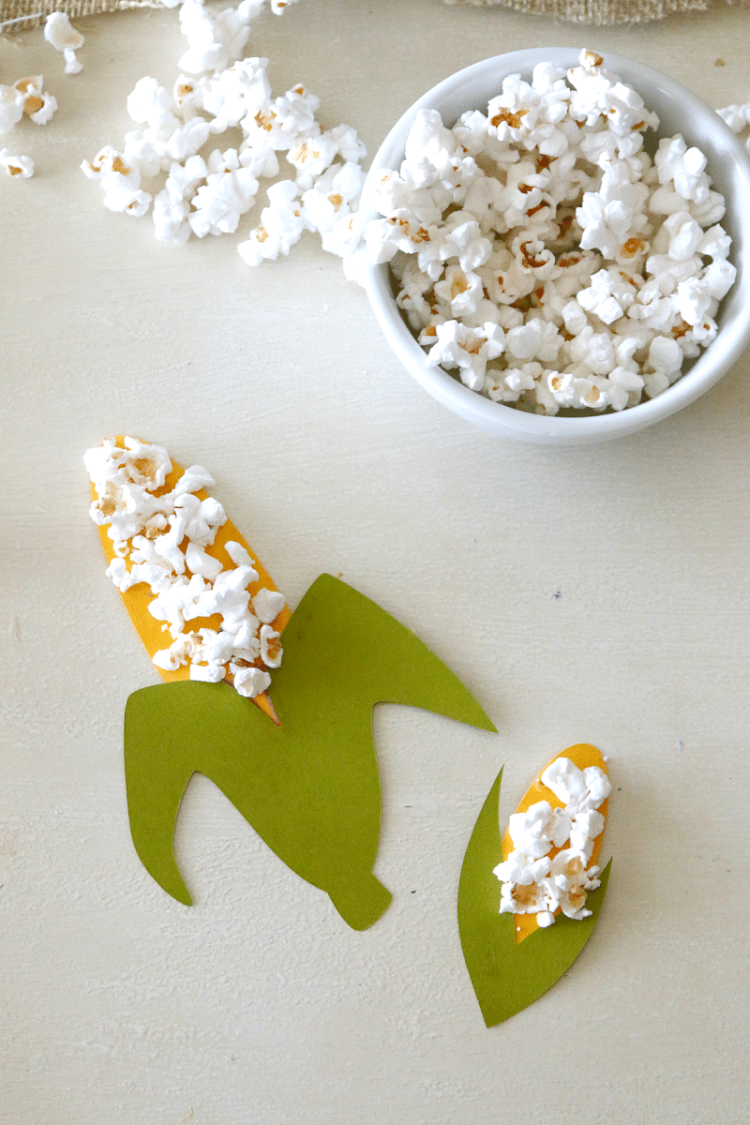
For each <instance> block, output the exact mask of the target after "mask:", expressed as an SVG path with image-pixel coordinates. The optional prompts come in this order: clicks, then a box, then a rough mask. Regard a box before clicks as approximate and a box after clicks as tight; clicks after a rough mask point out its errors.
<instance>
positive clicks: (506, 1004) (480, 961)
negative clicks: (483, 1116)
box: [458, 744, 610, 1027]
mask: <svg viewBox="0 0 750 1125" xmlns="http://www.w3.org/2000/svg"><path fill="white" fill-rule="evenodd" d="M566 763H569V765H566ZM587 771H591V773H588V772H587ZM578 774H580V775H582V776H581V778H580V779H579V778H578V777H577V776H576V775H578ZM571 776H572V777H574V778H575V780H576V783H577V784H578V787H579V790H580V799H579V800H578V804H577V805H576V804H573V803H568V804H566V801H565V800H563V799H562V798H561V797H560V796H558V795H557V794H558V793H566V792H567V791H566V788H565V786H566V784H567V783H568V780H569V778H570V777H571ZM501 778H502V771H501V772H500V774H499V775H498V777H497V779H496V780H495V783H494V785H493V786H492V789H491V790H490V793H489V795H488V797H487V799H486V801H485V803H484V806H483V808H482V811H481V813H480V814H479V818H478V819H477V822H476V825H475V827H474V831H473V833H472V836H471V839H470V841H469V845H468V847H467V849H466V855H465V857H464V863H463V867H462V870H461V880H460V884H459V891H458V923H459V931H460V935H461V944H462V947H463V952H464V958H465V960H466V966H467V968H468V970H469V976H470V977H471V982H472V984H473V986H474V991H475V993H476V996H477V1000H478V1001H479V1006H480V1008H481V1011H482V1015H483V1016H484V1020H485V1023H486V1024H487V1026H488V1027H491V1026H492V1025H493V1024H497V1023H501V1022H502V1021H503V1020H506V1019H508V1018H509V1017H510V1016H512V1015H515V1013H516V1012H519V1011H521V1010H522V1009H523V1008H525V1007H527V1006H528V1005H529V1004H531V1003H532V1002H533V1001H534V1000H537V999H538V998H539V997H540V996H541V995H543V993H545V992H546V991H547V990H548V989H549V988H551V987H552V985H554V984H556V983H557V981H558V980H559V979H560V977H561V976H562V975H563V974H564V973H565V972H566V971H567V970H568V969H569V968H570V966H571V965H572V964H573V962H574V961H575V959H576V957H577V956H578V954H579V953H580V952H581V950H582V949H583V947H584V945H585V944H586V942H587V941H588V939H589V937H590V936H591V931H592V929H593V927H594V925H595V924H596V921H597V918H598V915H599V911H600V909H601V906H602V902H603V900H604V894H605V891H606V887H607V882H608V879H609V869H610V865H609V864H607V867H606V868H605V870H604V871H603V872H601V874H600V875H599V872H598V867H597V864H596V861H597V859H598V856H599V851H600V849H601V842H602V832H603V822H604V818H606V814H607V800H606V794H607V793H608V791H609V788H608V783H607V782H606V780H605V781H604V782H602V778H605V779H606V766H605V763H604V760H603V758H602V756H601V754H600V753H599V751H598V750H597V749H596V747H594V746H589V745H586V744H580V745H577V746H571V747H570V748H569V749H568V750H564V751H563V752H562V753H561V754H558V755H556V757H555V758H553V759H552V761H551V762H549V763H548V764H547V766H545V768H544V770H541V771H540V772H539V774H537V776H536V778H535V779H534V781H533V782H532V784H531V785H530V787H529V789H528V790H527V792H526V794H525V796H524V798H523V800H522V801H521V802H520V804H519V805H518V808H517V810H516V814H515V816H516V818H517V820H515V818H511V825H510V828H509V830H508V831H506V833H505V835H504V836H503V838H502V839H501V836H500V827H499V820H498V802H499V797H500V783H501ZM543 778H545V779H547V780H548V781H549V782H550V783H551V784H552V785H554V786H555V788H556V789H557V793H556V792H555V791H553V790H551V789H550V788H549V786H548V785H547V784H545V782H544V780H543ZM586 780H588V781H589V782H590V785H591V786H592V787H594V788H596V787H597V786H598V791H596V792H594V793H593V794H592V792H591V791H590V790H587V789H586V788H585V783H586ZM602 794H604V796H603V797H602ZM567 795H568V796H570V794H567ZM571 802H572V798H571ZM566 809H567V811H568V814H572V816H570V815H567V814H566V813H565V810H566ZM524 814H525V815H524ZM576 814H577V815H576ZM566 816H567V819H566ZM596 817H600V818H601V820H596V819H595V818H596ZM571 819H572V825H571V823H570V821H571ZM514 820H515V825H514ZM576 821H577V822H578V829H576ZM545 822H546V823H545ZM563 822H564V823H563ZM540 826H541V828H540ZM548 826H549V831H547V832H546V833H545V831H543V830H542V829H545V828H547V827H548ZM561 826H562V827H561ZM513 832H514V833H515V837H516V841H514V838H513V837H512V835H511V833H513ZM555 832H559V835H558V836H557V841H558V842H557V844H555V843H554V842H553V840H552V838H553V837H554V836H555ZM587 832H588V833H589V835H590V834H591V833H593V832H596V836H595V837H593V836H592V837H591V839H590V840H589V839H586V833H587ZM524 833H525V836H524ZM535 833H537V835H536V836H535ZM566 835H567V837H568V838H567V839H565V840H564V839H563V837H564V836H566ZM523 839H526V840H529V841H530V843H529V845H528V847H527V850H528V851H529V852H530V853H531V854H530V855H529V856H528V857H521V858H520V859H518V860H517V862H516V863H515V868H516V871H517V872H518V876H517V877H518V879H519V882H518V883H514V882H513V881H512V879H510V878H507V879H506V882H504V883H503V884H502V891H501V888H500V886H499V885H498V877H500V876H501V875H502V876H509V875H510V874H511V872H512V870H513V867H514V864H513V863H512V862H511V861H512V857H513V855H514V853H515V852H517V851H518V843H517V841H518V840H523ZM535 840H537V841H538V842H537V843H536V844H535V843H534V841H535ZM574 844H575V845H576V846H575V847H574V846H572V845H574ZM522 846H523V845H522ZM581 856H583V858H581ZM499 859H502V861H503V863H502V864H501V865H500V866H499V867H496V863H497V861H498V860H499ZM534 864H536V865H537V867H536V870H535V869H534ZM496 872H497V874H496ZM588 887H590V888H591V889H590V890H587V888H588ZM550 892H551V894H552V902H551V903H550V902H549V901H548V900H549V896H550ZM535 900H536V901H535ZM558 902H561V903H562V907H560V906H557V909H550V907H553V908H554V907H555V906H556V904H557V903H558ZM516 905H517V908H518V913H513V912H511V911H512V910H513V909H514V908H515V907H516ZM501 909H505V910H506V912H504V913H500V910H501ZM527 910H528V911H534V912H527ZM540 923H541V924H540Z"/></svg>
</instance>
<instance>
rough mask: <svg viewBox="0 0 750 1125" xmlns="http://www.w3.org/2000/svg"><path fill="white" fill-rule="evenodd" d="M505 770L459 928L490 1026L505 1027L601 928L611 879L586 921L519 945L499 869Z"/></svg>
mask: <svg viewBox="0 0 750 1125" xmlns="http://www.w3.org/2000/svg"><path fill="white" fill-rule="evenodd" d="M501 778H502V770H501V771H500V773H499V774H498V776H497V779H496V780H495V784H494V785H493V786H492V789H491V790H490V792H489V796H488V797H487V800H486V801H485V802H484V805H483V807H482V811H481V813H480V814H479V818H478V819H477V822H476V825H475V826H474V831H473V832H472V834H471V839H470V840H469V846H468V847H467V849H466V855H465V856H464V862H463V867H462V868H461V880H460V882H459V887H458V928H459V932H460V935H461V945H462V947H463V951H464V958H465V960H466V967H467V968H468V970H469V976H470V977H471V983H472V984H473V986H474V991H475V993H476V996H477V1000H478V1001H479V1007H480V1008H481V1010H482V1015H483V1016H484V1022H485V1023H486V1024H487V1027H492V1026H493V1025H494V1024H496V1023H502V1021H503V1020H507V1019H508V1017H509V1016H514V1015H515V1014H516V1012H520V1011H521V1010H522V1009H523V1008H526V1007H528V1005H529V1004H531V1003H533V1002H534V1000H538V999H539V997H540V996H542V995H543V993H545V992H546V991H547V989H549V988H551V987H552V985H553V984H556V983H557V982H558V981H559V979H560V977H561V976H562V975H563V974H564V973H565V972H567V970H568V969H569V968H570V966H571V965H572V964H573V962H574V961H575V959H576V957H577V956H578V954H579V953H580V952H581V950H582V949H583V947H584V945H585V944H586V942H587V941H588V939H589V937H590V936H591V931H592V930H593V928H594V926H595V925H596V920H597V918H598V916H599V911H600V909H601V906H602V903H603V901H604V894H605V891H606V889H607V881H608V879H609V869H610V865H611V861H610V863H608V864H607V866H606V868H605V869H604V871H603V872H602V874H601V883H602V885H601V887H600V888H599V889H598V890H596V891H591V892H589V894H588V896H587V898H586V908H587V909H588V910H591V912H592V913H591V916H590V917H589V918H585V919H584V920H583V921H582V922H576V921H573V920H572V919H570V918H566V917H565V916H564V915H561V916H559V917H558V918H557V921H556V922H555V924H554V925H553V926H550V927H549V928H547V929H540V930H537V931H536V932H535V933H533V934H531V935H530V936H529V937H527V938H525V939H524V941H522V942H520V943H519V944H518V945H516V941H515V934H514V932H513V925H514V923H513V915H512V914H500V913H498V910H499V906H500V883H499V881H498V879H497V876H496V875H494V874H493V868H494V867H495V866H496V865H497V864H498V863H500V862H501V860H502V844H501V835H500V824H499V818H498V801H499V797H500V781H501Z"/></svg>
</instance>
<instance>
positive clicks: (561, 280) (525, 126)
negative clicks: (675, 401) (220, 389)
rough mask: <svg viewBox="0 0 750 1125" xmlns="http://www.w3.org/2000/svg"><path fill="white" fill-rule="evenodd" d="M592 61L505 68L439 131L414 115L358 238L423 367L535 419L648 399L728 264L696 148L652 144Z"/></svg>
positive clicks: (642, 115) (671, 378) (700, 331)
mask: <svg viewBox="0 0 750 1125" xmlns="http://www.w3.org/2000/svg"><path fill="white" fill-rule="evenodd" d="M603 63H604V60H603V59H602V57H601V56H600V55H597V54H596V53H595V52H593V51H582V52H581V54H580V57H579V65H578V66H577V67H573V68H571V69H570V70H569V71H567V72H566V71H564V70H562V69H559V68H557V67H556V66H554V65H553V64H551V63H542V64H540V65H538V66H537V67H535V68H534V71H533V75H532V78H531V81H527V80H525V79H524V78H523V77H522V76H521V75H519V74H515V75H510V76H509V77H507V78H505V79H504V81H503V84H502V92H501V93H499V94H498V95H497V96H496V97H494V98H492V99H491V101H490V102H489V103H488V107H487V112H486V113H484V112H481V111H480V110H472V111H470V112H468V113H464V114H463V115H462V116H461V117H460V118H459V120H458V121H457V122H456V124H455V125H454V126H453V128H452V129H448V128H446V126H445V125H444V123H443V121H442V119H441V117H440V115H439V114H438V113H437V112H436V111H435V110H423V111H421V112H420V113H419V114H418V115H417V117H416V120H415V122H414V125H413V128H412V130H411V132H410V135H409V138H408V140H407V143H406V150H405V157H404V160H403V162H402V164H401V166H400V168H399V169H397V170H396V169H390V170H387V171H384V172H382V173H381V174H380V176H379V179H378V181H377V182H376V183H375V185H374V190H373V195H372V203H373V205H374V208H375V210H376V211H377V212H378V213H379V215H381V216H382V217H381V218H376V219H372V220H371V221H370V222H368V223H367V224H366V228H365V230H364V234H363V239H364V244H365V247H366V251H365V252H366V254H367V257H368V259H369V261H370V262H371V263H373V264H382V263H385V262H388V263H390V269H391V273H392V275H393V277H394V279H395V291H396V303H397V304H398V306H399V307H400V309H401V310H402V312H403V314H404V316H405V318H406V320H407V322H408V323H409V325H410V327H411V328H412V330H413V332H414V333H415V335H416V336H417V338H418V341H419V343H420V344H421V345H422V347H423V348H425V350H426V351H427V356H428V363H429V364H430V365H431V366H438V365H442V366H443V367H444V368H445V369H446V370H449V371H453V372H456V373H457V376H458V377H459V378H460V379H461V381H462V382H463V383H464V384H465V385H466V386H468V387H470V388H471V389H472V390H475V391H477V392H478V393H480V394H482V395H484V396H486V397H488V398H490V399H492V400H493V401H495V402H498V403H505V404H507V405H516V406H518V407H520V408H521V409H526V410H533V411H535V412H537V413H544V414H557V413H558V412H559V411H560V410H561V409H567V410H568V411H577V410H587V411H595V412H602V411H604V410H607V409H610V410H616V411H619V410H623V409H625V408H628V407H632V406H635V405H637V404H638V403H639V402H641V401H642V399H643V396H644V395H645V396H646V397H647V398H653V397H654V396H655V395H657V394H661V393H662V392H663V391H664V390H666V389H667V387H669V386H670V385H671V384H672V383H674V382H675V381H676V380H677V379H679V377H680V375H681V373H682V370H683V364H684V361H685V360H687V359H692V358H694V357H695V356H697V355H698V354H699V352H700V350H701V348H704V347H706V346H707V345H708V344H709V343H710V342H711V340H713V339H714V338H715V336H716V333H717V331H718V328H717V324H716V319H715V318H716V313H717V310H718V307H719V302H720V301H721V299H722V298H723V297H724V296H725V295H726V293H727V292H728V290H729V289H730V287H731V285H732V284H733V282H734V279H735V275H736V270H735V267H734V265H733V264H732V263H731V262H730V261H729V253H730V249H731V239H730V238H729V236H728V234H727V233H726V231H725V230H724V228H723V227H721V225H720V220H721V218H722V217H723V215H724V211H725V201H724V199H723V197H722V196H721V195H720V194H719V193H718V192H716V191H715V190H713V188H712V181H711V178H710V176H709V174H708V171H707V161H706V157H705V155H704V154H703V153H701V152H700V151H699V150H698V149H697V148H695V147H694V146H692V147H691V146H690V145H689V143H688V141H686V139H685V138H683V137H682V136H681V135H679V134H678V135H677V136H674V137H670V138H661V139H660V140H659V142H658V147H657V150H656V152H655V155H654V156H653V157H652V156H651V155H649V153H648V152H647V151H646V149H645V148H644V134H646V133H647V131H648V130H655V129H657V127H658V124H659V119H658V117H657V116H656V114H654V113H652V112H651V111H649V110H648V109H647V108H646V106H645V105H644V103H643V100H642V98H641V97H640V95H639V94H638V93H637V91H635V90H633V89H632V88H631V87H629V86H628V85H627V84H625V83H624V82H622V81H621V80H620V79H619V78H618V76H617V75H615V74H613V73H611V72H609V71H608V70H606V69H605V67H604V65H603ZM745 109H746V107H730V111H727V116H728V118H729V119H730V120H731V121H732V122H733V123H735V124H737V123H740V122H746V121H747V120H750V117H749V116H748V114H747V113H746V112H745Z"/></svg>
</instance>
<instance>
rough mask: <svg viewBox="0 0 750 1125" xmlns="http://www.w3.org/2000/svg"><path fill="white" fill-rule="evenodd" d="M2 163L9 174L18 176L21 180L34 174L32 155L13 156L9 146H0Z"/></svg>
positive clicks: (0, 160) (0, 161) (0, 162)
mask: <svg viewBox="0 0 750 1125" xmlns="http://www.w3.org/2000/svg"><path fill="white" fill-rule="evenodd" d="M0 164H2V166H3V168H4V169H5V171H6V172H7V173H8V175H9V176H17V177H18V179H19V180H28V179H29V178H30V177H31V176H33V175H34V161H33V160H32V159H31V157H30V156H13V154H12V153H11V152H10V150H9V149H7V148H0Z"/></svg>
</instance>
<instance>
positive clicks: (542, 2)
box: [0, 0, 750, 34]
mask: <svg viewBox="0 0 750 1125" xmlns="http://www.w3.org/2000/svg"><path fill="white" fill-rule="evenodd" d="M383 2H385V3H387V0H383ZM445 3H446V4H474V5H476V6H478V7H482V6H489V5H491V4H501V5H503V7H505V8H511V9H512V10H513V11H515V12H527V13H529V14H530V15H539V16H556V17H557V18H558V19H562V20H573V21H575V22H577V23H591V24H613V23H633V22H645V21H648V20H661V19H664V18H665V16H671V15H674V14H675V13H677V12H705V11H706V10H707V9H708V8H719V7H721V8H724V7H727V5H729V6H731V7H736V8H746V7H748V6H750V0H445ZM159 7H161V4H160V3H159V0H41V2H40V0H0V34H2V33H3V32H11V31H23V30H25V29H26V28H28V27H33V26H34V25H35V24H37V23H39V22H40V20H41V19H43V18H44V17H45V16H46V15H48V14H49V12H67V13H68V15H69V16H70V17H71V19H75V17H76V16H79V17H80V16H90V15H94V14H96V13H99V12H116V11H122V10H123V9H125V8H159ZM8 21H11V22H10V23H8Z"/></svg>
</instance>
